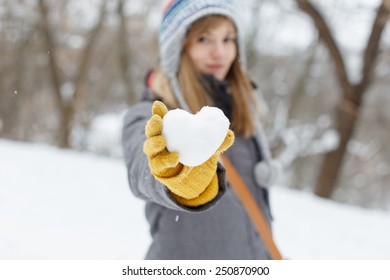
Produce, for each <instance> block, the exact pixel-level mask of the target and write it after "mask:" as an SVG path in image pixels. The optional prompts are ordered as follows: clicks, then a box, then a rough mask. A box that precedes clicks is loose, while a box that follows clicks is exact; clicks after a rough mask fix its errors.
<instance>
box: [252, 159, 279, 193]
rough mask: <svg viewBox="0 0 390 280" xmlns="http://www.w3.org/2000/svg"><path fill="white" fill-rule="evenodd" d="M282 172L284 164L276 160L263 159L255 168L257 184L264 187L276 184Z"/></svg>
mask: <svg viewBox="0 0 390 280" xmlns="http://www.w3.org/2000/svg"><path fill="white" fill-rule="evenodd" d="M282 172H283V171H282V165H281V164H280V163H279V162H278V161H276V160H270V161H268V162H266V161H261V162H259V163H258V164H256V166H255V170H254V173H255V179H256V182H257V184H258V185H260V186H262V187H264V188H267V187H270V186H271V185H272V184H274V183H275V182H276V180H277V179H278V178H279V176H280V175H281V174H282Z"/></svg>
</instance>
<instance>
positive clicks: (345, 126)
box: [296, 0, 390, 197]
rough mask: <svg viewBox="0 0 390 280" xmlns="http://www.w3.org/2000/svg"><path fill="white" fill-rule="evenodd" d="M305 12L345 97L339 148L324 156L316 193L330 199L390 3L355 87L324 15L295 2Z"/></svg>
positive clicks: (337, 118)
mask: <svg viewBox="0 0 390 280" xmlns="http://www.w3.org/2000/svg"><path fill="white" fill-rule="evenodd" d="M296 2H297V4H298V6H299V7H300V9H301V10H302V11H304V12H305V13H306V14H308V15H309V16H310V17H311V19H312V20H313V22H314V25H315V26H316V28H317V30H318V33H319V37H320V39H321V40H322V41H323V43H324V44H325V45H326V47H327V48H328V50H329V53H330V56H331V57H332V59H333V61H334V64H335V71H336V76H337V79H338V82H339V85H340V89H341V93H342V98H341V100H340V103H339V106H338V108H337V111H336V116H335V122H336V123H335V126H336V127H335V129H336V130H337V133H338V135H339V140H340V141H339V145H338V147H337V148H336V149H335V150H334V151H331V152H329V153H327V154H326V155H325V156H324V159H323V162H322V165H321V167H320V171H319V175H318V181H317V185H316V188H315V193H316V194H317V195H318V196H321V197H330V196H331V195H332V193H333V191H334V190H335V188H336V185H337V180H338V177H339V175H340V172H341V168H342V164H343V160H344V157H345V155H346V150H347V146H348V143H349V141H350V140H351V139H352V137H353V134H354V131H355V129H356V125H357V122H358V119H359V116H360V111H361V108H362V107H363V100H364V99H363V97H364V94H365V92H366V91H367V89H368V87H369V85H370V84H371V77H372V73H373V70H374V66H375V61H376V58H377V56H378V53H379V42H380V38H381V35H382V31H383V29H384V27H385V25H386V22H387V20H388V17H389V9H388V7H390V5H389V2H390V1H388V0H385V1H383V2H382V4H381V5H380V6H379V8H378V11H377V14H376V17H375V20H374V23H373V26H372V29H371V35H370V37H369V39H368V41H367V46H366V48H365V50H364V64H363V68H362V74H361V79H360V81H358V82H357V83H356V84H353V83H352V82H350V81H349V79H348V75H347V71H346V68H345V64H344V60H343V57H342V55H341V52H340V49H339V47H338V46H337V44H336V42H335V39H334V35H333V34H332V32H331V30H330V29H329V27H328V24H327V23H326V21H325V20H324V17H323V16H322V14H321V13H320V12H319V11H318V10H317V8H316V7H315V6H313V5H312V4H311V3H310V1H308V0H296Z"/></svg>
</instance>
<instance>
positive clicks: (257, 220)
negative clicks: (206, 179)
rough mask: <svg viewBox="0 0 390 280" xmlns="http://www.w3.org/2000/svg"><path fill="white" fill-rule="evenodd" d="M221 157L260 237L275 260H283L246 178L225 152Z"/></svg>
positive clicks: (232, 184)
mask: <svg viewBox="0 0 390 280" xmlns="http://www.w3.org/2000/svg"><path fill="white" fill-rule="evenodd" d="M221 159H222V162H223V165H224V167H225V169H226V176H227V178H228V180H229V182H230V184H231V186H232V187H233V188H234V190H235V191H236V193H237V195H238V197H239V198H240V200H241V202H242V204H243V205H244V206H245V208H246V211H247V212H248V215H249V217H250V218H251V220H252V222H253V224H254V225H255V226H256V228H257V231H258V232H259V234H260V237H261V238H262V240H263V242H264V244H265V246H266V247H267V249H268V253H269V254H270V256H271V258H272V259H273V260H281V259H282V255H281V254H280V252H279V250H278V248H277V247H276V245H275V243H274V241H273V239H272V234H271V230H270V228H269V226H268V223H267V221H266V220H265V218H264V215H263V212H262V211H261V208H260V207H259V206H258V205H257V203H256V201H255V200H254V199H253V197H252V194H251V193H250V191H249V189H248V187H247V186H246V184H245V182H244V180H243V179H242V178H241V176H240V175H239V174H238V172H237V170H236V169H235V168H234V166H233V165H232V163H231V162H230V161H229V159H228V158H227V157H226V156H225V155H223V154H221Z"/></svg>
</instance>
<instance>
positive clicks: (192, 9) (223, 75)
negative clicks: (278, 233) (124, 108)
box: [123, 0, 276, 259]
mask: <svg viewBox="0 0 390 280" xmlns="http://www.w3.org/2000/svg"><path fill="white" fill-rule="evenodd" d="M155 100H160V101H162V102H154V101H155ZM164 104H165V105H166V106H167V107H168V108H169V109H173V108H178V107H180V108H182V109H185V110H187V111H190V112H192V113H196V112H198V111H199V110H200V109H201V108H202V107H203V106H206V105H208V106H216V107H219V108H220V109H222V111H223V112H224V113H225V115H226V116H227V117H228V118H229V120H230V123H231V127H230V128H231V130H229V132H228V133H227V135H226V138H225V141H224V142H223V143H222V145H221V146H220V147H219V149H218V150H217V151H216V152H215V154H214V155H213V156H212V157H211V158H210V159H209V160H207V161H206V162H205V163H203V164H202V165H200V166H197V167H189V166H185V165H183V164H181V163H179V162H178V154H177V153H170V152H169V151H168V150H167V149H166V146H165V145H166V142H165V139H164V137H163V136H162V135H161V130H162V118H163V117H164V114H165V113H166V112H167V107H165V105H164ZM255 104H256V100H255V97H254V92H253V86H252V84H251V82H250V80H249V79H248V77H247V75H246V74H245V53H244V44H243V33H242V28H241V25H240V21H239V19H238V15H237V7H236V6H235V4H234V2H233V1H230V0H198V1H194V0H176V1H172V2H171V3H170V5H169V6H168V8H167V10H166V11H165V13H164V17H163V21H162V24H161V30H160V65H159V68H158V69H155V70H154V71H152V72H151V73H150V74H149V75H148V78H147V90H146V91H145V94H144V98H143V100H142V102H140V103H138V104H137V105H135V106H134V107H132V108H130V109H129V111H128V113H127V115H126V117H125V122H124V127H123V149H124V154H125V160H126V165H127V169H128V179H129V185H130V188H131V190H132V192H133V193H134V194H135V195H136V196H137V197H139V198H141V199H144V200H145V201H146V217H147V220H148V222H149V224H150V231H151V235H152V238H153V242H152V244H151V246H150V248H149V251H148V253H147V255H146V258H147V259H268V258H269V254H268V253H267V250H266V248H265V247H264V244H263V243H262V242H261V239H260V238H259V236H258V233H257V232H256V229H255V227H254V225H253V224H252V222H251V220H250V219H249V217H248V215H247V213H246V211H245V208H244V207H243V205H242V204H241V202H240V200H239V199H238V198H237V196H236V194H235V192H234V191H233V189H232V188H231V187H230V185H229V182H227V181H226V178H225V170H224V168H223V166H222V165H221V164H220V163H219V162H218V159H219V155H220V153H222V152H224V154H225V155H226V156H227V157H228V158H229V160H230V161H231V162H232V164H233V165H234V166H235V168H236V169H237V170H238V172H239V173H240V175H241V176H242V178H243V179H244V181H245V183H246V184H247V185H248V187H249V188H250V191H251V193H252V195H253V197H254V198H255V200H256V202H257V203H258V205H259V207H261V209H262V210H263V212H264V214H265V216H266V218H267V219H268V221H270V220H271V214H270V207H269V200H268V190H267V188H266V187H267V186H268V185H269V183H270V182H271V180H272V179H273V177H274V176H273V175H275V174H276V172H275V171H276V169H275V165H274V164H273V161H272V160H271V159H270V154H269V150H268V147H267V145H266V142H265V141H264V137H263V134H262V131H261V128H260V126H259V123H258V116H257V108H256V106H255ZM233 132H234V133H233ZM233 142H234V143H233Z"/></svg>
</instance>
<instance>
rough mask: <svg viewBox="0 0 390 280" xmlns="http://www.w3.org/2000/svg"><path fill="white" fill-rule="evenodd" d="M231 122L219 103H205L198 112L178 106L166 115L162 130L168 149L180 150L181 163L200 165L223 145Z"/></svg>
mask: <svg viewBox="0 0 390 280" xmlns="http://www.w3.org/2000/svg"><path fill="white" fill-rule="evenodd" d="M229 124H230V122H229V119H228V118H227V117H226V116H225V115H224V113H223V112H222V110H220V109H218V108H216V107H208V106H205V107H203V108H202V109H201V110H200V111H199V112H198V113H197V114H195V115H193V114H190V113H188V112H187V111H184V110H181V109H175V110H171V111H169V112H168V113H167V114H166V115H165V116H164V118H163V129H162V134H163V135H164V137H165V139H166V141H167V149H168V151H170V152H178V153H179V161H180V162H181V163H183V164H184V165H187V166H197V165H200V164H202V163H204V162H205V161H206V160H208V159H209V158H210V157H211V156H212V155H213V154H214V153H215V151H216V150H217V149H218V148H219V146H221V144H222V143H223V141H224V140H225V137H226V134H227V132H228V130H229Z"/></svg>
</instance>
